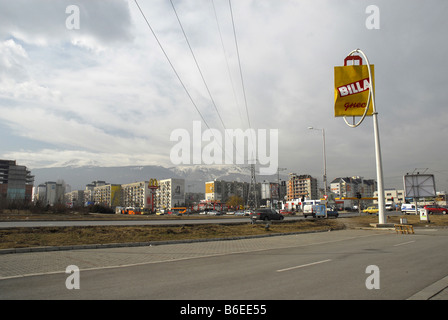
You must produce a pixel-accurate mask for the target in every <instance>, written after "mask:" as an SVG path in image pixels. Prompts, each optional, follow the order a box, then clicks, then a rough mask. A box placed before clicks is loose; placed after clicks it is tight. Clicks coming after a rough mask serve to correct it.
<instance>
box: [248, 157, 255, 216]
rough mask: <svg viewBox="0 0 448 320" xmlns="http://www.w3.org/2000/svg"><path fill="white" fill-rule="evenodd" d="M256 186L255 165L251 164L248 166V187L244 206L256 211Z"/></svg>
mask: <svg viewBox="0 0 448 320" xmlns="http://www.w3.org/2000/svg"><path fill="white" fill-rule="evenodd" d="M256 185H257V181H256V177H255V163H252V164H251V165H250V186H249V194H248V195H247V204H246V206H247V207H248V208H250V209H256V208H257V206H258V203H257V190H256Z"/></svg>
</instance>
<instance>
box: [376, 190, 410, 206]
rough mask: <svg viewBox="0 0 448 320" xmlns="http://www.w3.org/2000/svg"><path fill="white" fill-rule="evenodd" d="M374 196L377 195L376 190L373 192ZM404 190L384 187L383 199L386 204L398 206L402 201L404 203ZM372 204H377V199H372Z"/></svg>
mask: <svg viewBox="0 0 448 320" xmlns="http://www.w3.org/2000/svg"><path fill="white" fill-rule="evenodd" d="M373 196H374V197H378V191H375V192H374V193H373ZM405 197H406V195H405V192H404V190H397V189H385V190H384V200H385V202H386V204H390V205H392V207H395V206H400V205H401V204H402V203H406V201H405ZM373 203H374V204H378V200H374V201H373Z"/></svg>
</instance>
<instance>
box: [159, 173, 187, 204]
mask: <svg viewBox="0 0 448 320" xmlns="http://www.w3.org/2000/svg"><path fill="white" fill-rule="evenodd" d="M158 183H159V189H157V191H156V196H155V201H154V202H155V207H156V208H157V209H171V208H176V207H183V206H185V180H184V179H164V180H159V181H158Z"/></svg>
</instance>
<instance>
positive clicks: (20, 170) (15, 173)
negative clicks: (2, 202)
mask: <svg viewBox="0 0 448 320" xmlns="http://www.w3.org/2000/svg"><path fill="white" fill-rule="evenodd" d="M33 184H34V176H32V175H31V172H30V171H29V170H27V168H26V167H25V166H19V165H17V163H16V161H15V160H0V198H1V199H6V200H8V201H25V202H30V201H31V200H32V194H33Z"/></svg>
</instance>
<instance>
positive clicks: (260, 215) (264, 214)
mask: <svg viewBox="0 0 448 320" xmlns="http://www.w3.org/2000/svg"><path fill="white" fill-rule="evenodd" d="M250 217H251V219H252V220H265V221H270V220H283V219H284V218H285V217H284V216H283V215H282V214H280V213H277V211H275V210H274V209H266V208H263V209H257V210H255V211H254V212H253V213H251V215H250Z"/></svg>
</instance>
